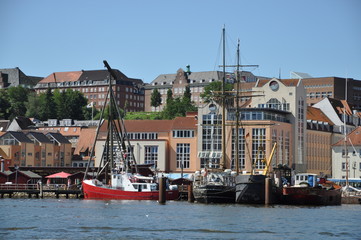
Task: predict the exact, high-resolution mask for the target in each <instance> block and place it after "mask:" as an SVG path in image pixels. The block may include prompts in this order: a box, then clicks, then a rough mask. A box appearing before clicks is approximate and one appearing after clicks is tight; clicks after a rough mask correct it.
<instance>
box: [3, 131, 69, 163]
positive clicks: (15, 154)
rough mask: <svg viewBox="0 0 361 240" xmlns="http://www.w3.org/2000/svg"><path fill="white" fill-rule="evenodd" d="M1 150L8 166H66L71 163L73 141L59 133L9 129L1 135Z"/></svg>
mask: <svg viewBox="0 0 361 240" xmlns="http://www.w3.org/2000/svg"><path fill="white" fill-rule="evenodd" d="M0 149H1V150H0V152H1V153H2V155H4V156H2V157H3V158H4V159H5V160H10V161H11V162H10V165H8V166H15V165H17V166H20V167H38V166H43V167H45V166H47V167H52V166H55V167H59V166H61V167H64V166H70V165H71V143H70V142H69V141H68V140H66V138H64V137H63V136H62V135H61V134H59V133H48V134H46V135H44V134H42V133H40V132H29V133H27V134H25V133H23V132H14V131H8V132H6V133H5V134H3V135H2V136H1V137H0Z"/></svg>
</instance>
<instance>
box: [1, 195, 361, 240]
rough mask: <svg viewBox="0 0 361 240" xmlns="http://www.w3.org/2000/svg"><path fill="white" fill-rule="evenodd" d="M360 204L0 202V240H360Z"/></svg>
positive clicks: (40, 200) (72, 200) (68, 200)
mask: <svg viewBox="0 0 361 240" xmlns="http://www.w3.org/2000/svg"><path fill="white" fill-rule="evenodd" d="M360 222H361V205H342V206H330V207H295V206H278V205H277V206H272V207H264V206H251V205H236V204H228V205H225V204H224V205H213V204H210V205H206V204H196V203H188V202H175V201H169V202H167V203H166V204H165V205H160V204H158V203H157V202H156V201H99V200H79V199H9V198H5V199H0V239H361V231H360V229H359V224H360Z"/></svg>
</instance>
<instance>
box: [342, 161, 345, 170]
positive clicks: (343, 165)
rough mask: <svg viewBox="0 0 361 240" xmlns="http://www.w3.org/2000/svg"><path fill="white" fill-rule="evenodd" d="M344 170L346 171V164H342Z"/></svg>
mask: <svg viewBox="0 0 361 240" xmlns="http://www.w3.org/2000/svg"><path fill="white" fill-rule="evenodd" d="M342 170H346V163H345V162H343V163H342Z"/></svg>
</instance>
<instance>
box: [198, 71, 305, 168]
mask: <svg viewBox="0 0 361 240" xmlns="http://www.w3.org/2000/svg"><path fill="white" fill-rule="evenodd" d="M246 84H248V85H249V86H247V89H248V90H251V95H252V97H251V96H248V97H246V96H245V95H243V97H244V99H243V100H245V101H244V104H243V106H242V108H241V109H240V113H239V114H240V116H239V129H238V130H237V129H236V128H235V126H236V115H235V113H236V109H235V107H234V106H230V107H227V109H226V120H225V121H226V122H225V125H226V130H225V138H226V144H225V145H226V146H224V144H222V129H221V125H222V111H220V109H221V108H220V106H219V104H217V103H216V102H214V103H210V104H208V106H206V107H204V108H199V112H198V133H199V134H198V157H199V158H200V164H201V165H200V168H203V167H223V168H234V166H235V162H234V159H235V149H236V148H235V136H236V133H237V131H238V133H239V134H238V135H239V142H238V144H239V147H238V149H239V154H238V155H239V166H240V170H241V171H242V172H251V171H252V170H256V171H263V169H264V168H265V162H264V161H263V160H264V158H267V157H268V156H270V153H271V151H272V147H273V145H274V143H277V145H278V147H277V152H276V154H275V157H274V159H273V160H274V161H273V163H275V164H286V165H288V166H292V167H293V168H295V169H296V170H297V171H304V170H305V168H306V160H305V136H306V135H305V134H306V133H305V127H306V112H305V98H306V93H305V91H304V87H303V84H302V81H300V80H279V79H275V78H274V79H270V80H266V79H264V80H258V81H257V82H255V83H252V84H253V85H251V83H246ZM242 86H243V88H242ZM244 86H245V84H241V89H245V88H244ZM222 146H224V147H226V149H225V154H226V156H225V157H223V156H222V155H223V151H222ZM223 159H224V162H223V163H221V161H222V160H223ZM221 164H223V166H221Z"/></svg>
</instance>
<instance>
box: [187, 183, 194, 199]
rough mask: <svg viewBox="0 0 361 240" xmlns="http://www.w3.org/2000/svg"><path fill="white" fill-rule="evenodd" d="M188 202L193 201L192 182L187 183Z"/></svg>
mask: <svg viewBox="0 0 361 240" xmlns="http://www.w3.org/2000/svg"><path fill="white" fill-rule="evenodd" d="M188 202H190V203H192V202H194V196H193V184H192V183H190V184H189V185H188Z"/></svg>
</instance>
